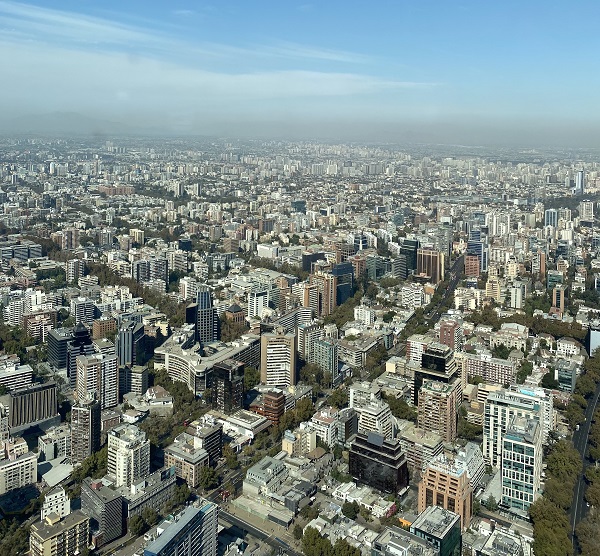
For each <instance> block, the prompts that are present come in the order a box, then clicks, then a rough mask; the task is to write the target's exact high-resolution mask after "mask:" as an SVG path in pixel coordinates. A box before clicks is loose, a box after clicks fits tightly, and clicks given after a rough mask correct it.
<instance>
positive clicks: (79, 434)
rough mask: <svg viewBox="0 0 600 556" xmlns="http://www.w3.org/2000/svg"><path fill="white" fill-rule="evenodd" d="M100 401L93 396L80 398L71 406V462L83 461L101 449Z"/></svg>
mask: <svg viewBox="0 0 600 556" xmlns="http://www.w3.org/2000/svg"><path fill="white" fill-rule="evenodd" d="M101 412H102V410H101V408H100V402H97V401H96V400H95V399H94V398H93V397H88V398H86V399H83V400H79V401H78V402H77V404H75V405H74V406H73V407H72V408H71V462H72V463H73V464H76V463H81V462H82V461H83V460H84V459H85V458H87V457H89V456H91V455H92V454H93V453H94V452H97V451H98V450H99V449H100V429H101Z"/></svg>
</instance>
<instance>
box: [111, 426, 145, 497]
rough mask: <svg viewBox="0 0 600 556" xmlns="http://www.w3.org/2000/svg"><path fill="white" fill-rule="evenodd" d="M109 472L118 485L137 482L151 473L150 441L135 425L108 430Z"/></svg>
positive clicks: (128, 485) (128, 484) (129, 484)
mask: <svg viewBox="0 0 600 556" xmlns="http://www.w3.org/2000/svg"><path fill="white" fill-rule="evenodd" d="M107 474H108V475H109V476H110V477H111V478H114V479H115V485H116V486H117V487H120V486H127V487H130V486H131V485H134V484H136V483H137V482H138V481H140V480H144V479H145V478H146V477H147V476H148V475H149V474H150V441H149V440H148V439H147V438H146V433H145V432H143V431H141V430H140V429H139V428H138V427H136V426H135V425H119V426H118V427H115V428H114V429H112V430H110V431H108V463H107Z"/></svg>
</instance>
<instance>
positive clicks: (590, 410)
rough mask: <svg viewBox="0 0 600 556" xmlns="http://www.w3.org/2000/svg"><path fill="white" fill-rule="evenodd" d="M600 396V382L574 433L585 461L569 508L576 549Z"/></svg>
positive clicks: (572, 539) (572, 535) (583, 511)
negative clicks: (588, 450)
mask: <svg viewBox="0 0 600 556" xmlns="http://www.w3.org/2000/svg"><path fill="white" fill-rule="evenodd" d="M599 397H600V384H598V386H597V387H596V391H595V392H594V396H593V398H592V399H591V400H590V401H589V402H588V405H587V408H586V410H585V422H584V423H583V424H582V425H580V427H579V430H578V431H577V430H576V431H575V432H574V433H573V445H574V446H575V449H576V450H577V451H578V452H579V453H580V454H581V460H582V461H583V470H582V472H581V475H580V476H579V479H578V480H577V483H576V484H575V492H574V494H573V503H572V504H571V508H570V509H569V520H570V523H571V541H572V543H573V547H574V548H575V549H576V543H575V528H576V527H577V524H578V523H579V522H580V521H581V520H582V519H583V518H584V517H585V514H586V511H587V506H586V503H585V500H584V494H585V478H584V474H585V470H586V468H587V467H588V466H589V465H591V464H592V462H590V461H589V459H588V458H587V457H586V453H587V447H588V439H589V435H590V428H591V426H592V419H593V418H594V413H595V412H596V406H597V404H598V398H599Z"/></svg>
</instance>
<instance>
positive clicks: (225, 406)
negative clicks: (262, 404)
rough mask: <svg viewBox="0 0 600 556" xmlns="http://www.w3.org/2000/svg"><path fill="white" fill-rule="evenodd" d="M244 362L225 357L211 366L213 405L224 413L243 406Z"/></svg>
mask: <svg viewBox="0 0 600 556" xmlns="http://www.w3.org/2000/svg"><path fill="white" fill-rule="evenodd" d="M244 367H245V365H244V363H242V362H241V361H234V360H233V359H226V360H225V361H220V362H219V363H216V364H215V365H214V367H213V374H212V380H213V405H214V407H216V408H217V409H219V410H220V411H223V412H224V413H234V412H235V411H237V410H238V409H243V407H244Z"/></svg>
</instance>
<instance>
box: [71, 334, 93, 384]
mask: <svg viewBox="0 0 600 556" xmlns="http://www.w3.org/2000/svg"><path fill="white" fill-rule="evenodd" d="M94 352H95V349H94V344H93V343H92V338H91V336H90V331H89V330H88V329H87V328H86V326H85V325H84V324H82V323H81V322H79V323H77V324H76V325H75V328H74V329H73V339H72V340H71V341H70V342H68V343H67V376H68V377H69V382H70V385H71V388H73V389H75V388H76V387H77V357H79V356H80V355H92V354H93V353H94Z"/></svg>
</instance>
